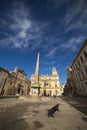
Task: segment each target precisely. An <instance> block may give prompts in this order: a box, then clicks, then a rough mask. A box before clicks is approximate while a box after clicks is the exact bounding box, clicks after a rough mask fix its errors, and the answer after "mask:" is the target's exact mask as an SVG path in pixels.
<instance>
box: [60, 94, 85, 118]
mask: <svg viewBox="0 0 87 130" xmlns="http://www.w3.org/2000/svg"><path fill="white" fill-rule="evenodd" d="M61 98H62V99H63V100H64V101H66V102H67V103H69V104H71V105H72V106H74V107H75V108H76V109H78V110H79V111H81V112H82V113H83V114H85V115H86V116H87V98H78V97H68V96H61Z"/></svg>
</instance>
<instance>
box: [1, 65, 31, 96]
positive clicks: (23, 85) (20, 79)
mask: <svg viewBox="0 0 87 130" xmlns="http://www.w3.org/2000/svg"><path fill="white" fill-rule="evenodd" d="M29 92H30V81H29V80H27V78H26V73H25V72H24V71H23V70H19V69H18V68H17V67H16V68H15V70H14V71H12V72H9V71H8V70H6V69H4V68H2V67H0V95H16V94H17V93H19V94H20V95H29Z"/></svg>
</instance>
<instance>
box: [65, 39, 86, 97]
mask: <svg viewBox="0 0 87 130" xmlns="http://www.w3.org/2000/svg"><path fill="white" fill-rule="evenodd" d="M64 91H65V93H66V94H67V95H74V96H87V40H85V42H84V44H83V46H82V48H81V49H80V51H79V52H78V54H77V56H76V58H75V60H74V61H73V63H72V65H71V66H70V67H68V68H67V84H66V87H65V90H64Z"/></svg>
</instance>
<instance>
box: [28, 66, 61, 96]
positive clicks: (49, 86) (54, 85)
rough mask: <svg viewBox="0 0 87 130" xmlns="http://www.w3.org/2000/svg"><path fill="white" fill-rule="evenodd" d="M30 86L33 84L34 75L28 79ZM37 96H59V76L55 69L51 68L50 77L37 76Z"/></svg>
mask: <svg viewBox="0 0 87 130" xmlns="http://www.w3.org/2000/svg"><path fill="white" fill-rule="evenodd" d="M30 81H31V86H32V85H33V84H34V81H35V75H32V76H31V78H30ZM39 86H40V90H39V96H60V95H61V87H60V81H59V75H58V73H57V70H56V68H55V67H53V68H52V73H51V74H50V75H39Z"/></svg>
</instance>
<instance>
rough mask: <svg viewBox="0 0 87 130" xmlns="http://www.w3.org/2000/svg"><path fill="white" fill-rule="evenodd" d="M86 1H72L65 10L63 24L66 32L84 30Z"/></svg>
mask: <svg viewBox="0 0 87 130" xmlns="http://www.w3.org/2000/svg"><path fill="white" fill-rule="evenodd" d="M86 17H87V1H86V0H82V1H81V0H78V1H75V2H73V3H72V5H71V6H69V7H68V8H67V10H66V16H65V19H64V21H65V25H66V32H68V31H71V30H75V29H78V30H79V31H80V32H82V31H83V30H84V31H86V27H87V22H86Z"/></svg>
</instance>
